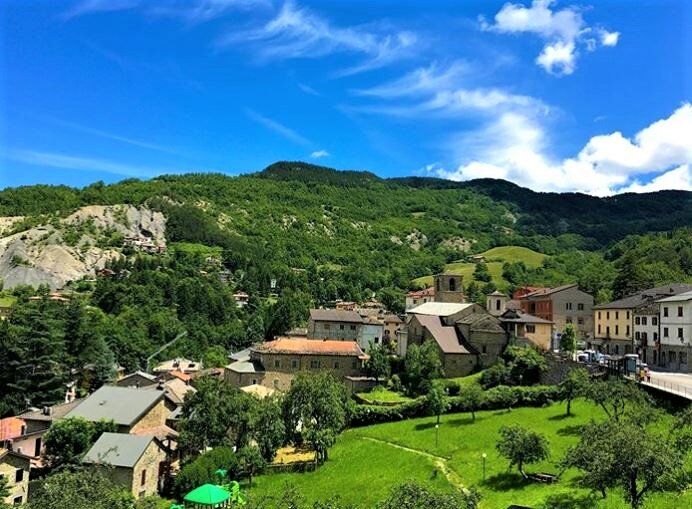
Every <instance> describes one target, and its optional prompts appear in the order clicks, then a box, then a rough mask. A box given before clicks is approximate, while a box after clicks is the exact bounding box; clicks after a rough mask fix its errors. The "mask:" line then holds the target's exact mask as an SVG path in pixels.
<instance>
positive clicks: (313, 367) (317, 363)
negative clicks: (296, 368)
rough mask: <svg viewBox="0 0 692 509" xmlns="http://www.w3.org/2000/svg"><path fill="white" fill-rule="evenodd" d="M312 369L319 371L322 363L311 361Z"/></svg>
mask: <svg viewBox="0 0 692 509" xmlns="http://www.w3.org/2000/svg"><path fill="white" fill-rule="evenodd" d="M310 367H311V368H312V369H317V368H319V367H320V361H317V360H311V361H310Z"/></svg>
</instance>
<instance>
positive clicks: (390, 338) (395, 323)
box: [382, 314, 404, 343]
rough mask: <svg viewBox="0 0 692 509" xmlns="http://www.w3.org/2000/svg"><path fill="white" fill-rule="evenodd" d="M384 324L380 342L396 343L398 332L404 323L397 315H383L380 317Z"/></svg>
mask: <svg viewBox="0 0 692 509" xmlns="http://www.w3.org/2000/svg"><path fill="white" fill-rule="evenodd" d="M382 322H384V335H383V337H382V340H383V341H384V342H385V343H396V342H397V341H398V337H399V332H400V331H401V329H402V327H403V325H404V321H403V320H402V319H401V318H399V317H398V316H397V315H394V314H391V315H385V316H383V317H382Z"/></svg>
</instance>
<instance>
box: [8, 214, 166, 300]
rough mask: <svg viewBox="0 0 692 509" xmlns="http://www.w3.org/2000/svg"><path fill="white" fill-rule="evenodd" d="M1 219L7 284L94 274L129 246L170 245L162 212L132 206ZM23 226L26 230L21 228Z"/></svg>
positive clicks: (54, 283) (52, 282) (54, 284)
mask: <svg viewBox="0 0 692 509" xmlns="http://www.w3.org/2000/svg"><path fill="white" fill-rule="evenodd" d="M27 221H28V219H27V218H17V217H12V218H7V217H5V218H0V279H2V281H3V283H4V287H5V288H13V287H15V286H18V285H32V286H38V285H40V284H47V285H48V286H50V287H51V288H52V289H57V288H62V287H63V286H65V284H66V283H68V282H69V281H74V280H77V279H81V278H82V277H84V276H93V275H94V273H95V271H96V270H98V269H100V268H103V267H104V266H105V265H106V263H107V262H108V261H109V260H112V259H114V258H117V257H118V256H120V254H121V253H122V250H123V248H125V247H126V246H133V248H135V249H152V250H160V249H163V248H165V245H166V239H165V231H166V220H165V218H164V216H163V214H161V213H160V212H154V211H151V210H149V209H147V208H144V207H134V206H131V205H114V206H100V205H92V206H88V207H83V208H81V209H79V210H77V211H76V212H74V213H73V214H71V215H70V216H68V217H66V218H62V219H60V218H55V217H53V218H50V217H46V218H40V219H36V220H35V221H32V223H33V225H32V226H31V227H27V228H26V229H22V228H21V226H19V225H22V224H27ZM18 230H21V231H18Z"/></svg>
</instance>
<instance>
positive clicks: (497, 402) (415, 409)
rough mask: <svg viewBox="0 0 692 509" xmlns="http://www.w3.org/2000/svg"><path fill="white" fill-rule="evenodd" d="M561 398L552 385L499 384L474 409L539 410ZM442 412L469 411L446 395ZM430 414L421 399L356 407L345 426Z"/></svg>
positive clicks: (459, 398) (460, 400)
mask: <svg viewBox="0 0 692 509" xmlns="http://www.w3.org/2000/svg"><path fill="white" fill-rule="evenodd" d="M560 399H562V394H561V390H560V387H558V386H556V385H534V386H530V387H508V386H504V385H501V386H499V387H493V388H492V389H489V390H487V391H483V399H482V400H481V402H480V404H479V405H478V408H476V410H477V411H478V410H500V409H503V408H507V407H510V406H528V407H541V406H545V405H547V404H549V403H551V402H553V401H557V400H560ZM449 403H450V406H449V409H448V410H447V412H446V413H459V412H470V411H471V409H470V408H469V407H468V405H466V402H465V401H464V396H463V395H462V396H450V397H449ZM426 415H430V411H429V410H428V408H427V405H426V403H425V397H420V398H417V399H414V400H413V401H410V402H407V403H402V404H400V405H397V406H395V407H381V406H374V405H358V406H356V407H355V408H354V409H353V411H352V414H351V416H350V420H349V427H352V428H357V427H360V426H370V425H371V424H379V423H383V422H395V421H402V420H404V419H412V418H414V417H424V416H426Z"/></svg>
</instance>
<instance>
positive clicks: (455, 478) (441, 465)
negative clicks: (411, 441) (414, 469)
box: [360, 436, 466, 491]
mask: <svg viewBox="0 0 692 509" xmlns="http://www.w3.org/2000/svg"><path fill="white" fill-rule="evenodd" d="M360 438H362V439H363V440H369V441H371V442H377V443H379V444H385V445H388V446H390V447H394V448H395V449H401V450H402V451H408V452H410V453H413V454H418V455H419V456H424V457H426V458H428V459H429V460H430V461H432V462H433V465H435V467H436V468H437V469H438V470H439V471H440V472H442V474H443V475H444V476H445V479H447V481H448V482H449V483H450V484H451V485H452V486H454V487H455V488H457V489H459V490H461V491H466V488H464V483H463V482H462V481H461V477H459V474H457V473H456V472H455V471H454V470H452V469H451V468H450V467H449V465H448V464H447V463H448V462H449V458H445V457H444V456H437V455H435V454H432V453H429V452H427V451H421V450H420V449H413V448H411V447H406V446H404V445H399V444H395V443H394V442H388V441H386V440H380V439H379V438H372V437H363V436H361V437H360Z"/></svg>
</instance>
